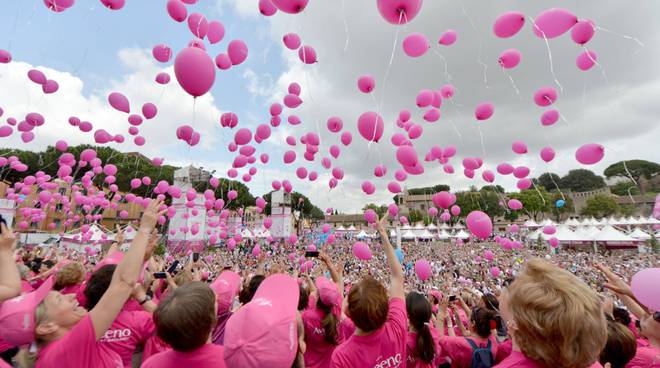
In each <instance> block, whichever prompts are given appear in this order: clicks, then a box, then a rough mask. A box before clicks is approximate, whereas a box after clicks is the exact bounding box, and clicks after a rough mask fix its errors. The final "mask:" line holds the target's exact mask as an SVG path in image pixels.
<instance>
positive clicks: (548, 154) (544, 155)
mask: <svg viewBox="0 0 660 368" xmlns="http://www.w3.org/2000/svg"><path fill="white" fill-rule="evenodd" d="M554 158H555V150H553V149H552V147H549V146H548V147H543V149H541V159H542V160H543V161H545V162H550V161H552V160H553V159H554Z"/></svg>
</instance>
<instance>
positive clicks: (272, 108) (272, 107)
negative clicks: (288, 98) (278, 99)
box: [270, 103, 282, 116]
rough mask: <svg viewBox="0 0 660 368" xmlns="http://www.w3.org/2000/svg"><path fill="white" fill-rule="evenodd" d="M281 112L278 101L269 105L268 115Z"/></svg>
mask: <svg viewBox="0 0 660 368" xmlns="http://www.w3.org/2000/svg"><path fill="white" fill-rule="evenodd" d="M281 113H282V105H280V104H278V103H274V104H272V105H270V115H272V116H278V115H279V114H281Z"/></svg>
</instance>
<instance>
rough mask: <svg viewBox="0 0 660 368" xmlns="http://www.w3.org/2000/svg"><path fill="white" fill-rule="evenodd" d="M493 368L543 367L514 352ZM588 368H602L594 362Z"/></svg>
mask: <svg viewBox="0 0 660 368" xmlns="http://www.w3.org/2000/svg"><path fill="white" fill-rule="evenodd" d="M493 368H543V366H541V365H540V364H539V363H537V362H535V361H533V360H531V359H529V358H527V357H526V356H525V355H524V354H523V353H521V352H519V351H515V350H514V351H512V352H511V355H509V357H508V358H506V359H504V360H503V361H502V362H501V363H500V364H497V365H495V366H493ZM590 368H603V366H602V365H600V363H598V362H596V363H594V364H592V365H591V366H590Z"/></svg>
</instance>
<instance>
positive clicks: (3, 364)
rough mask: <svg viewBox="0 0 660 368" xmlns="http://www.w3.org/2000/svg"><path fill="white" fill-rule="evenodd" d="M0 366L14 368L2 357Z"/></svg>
mask: <svg viewBox="0 0 660 368" xmlns="http://www.w3.org/2000/svg"><path fill="white" fill-rule="evenodd" d="M0 368H13V367H12V366H10V365H9V364H7V363H5V361H4V360H2V359H0Z"/></svg>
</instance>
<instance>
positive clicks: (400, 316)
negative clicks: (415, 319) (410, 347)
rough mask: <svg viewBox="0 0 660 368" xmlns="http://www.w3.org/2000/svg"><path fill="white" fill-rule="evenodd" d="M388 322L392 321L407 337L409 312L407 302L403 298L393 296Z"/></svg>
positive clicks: (402, 337) (403, 335) (402, 336)
mask: <svg viewBox="0 0 660 368" xmlns="http://www.w3.org/2000/svg"><path fill="white" fill-rule="evenodd" d="M387 322H391V323H392V324H393V326H395V327H396V330H397V331H398V332H399V333H400V334H401V339H405V338H406V335H407V334H408V314H407V313H406V302H405V301H403V299H401V298H391V299H390V305H389V310H388V312H387Z"/></svg>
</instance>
